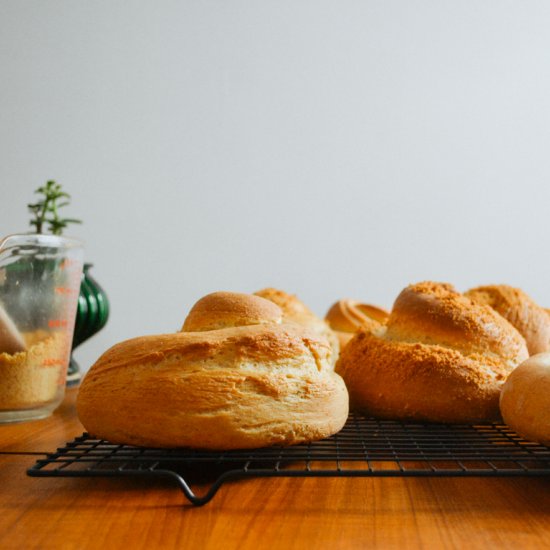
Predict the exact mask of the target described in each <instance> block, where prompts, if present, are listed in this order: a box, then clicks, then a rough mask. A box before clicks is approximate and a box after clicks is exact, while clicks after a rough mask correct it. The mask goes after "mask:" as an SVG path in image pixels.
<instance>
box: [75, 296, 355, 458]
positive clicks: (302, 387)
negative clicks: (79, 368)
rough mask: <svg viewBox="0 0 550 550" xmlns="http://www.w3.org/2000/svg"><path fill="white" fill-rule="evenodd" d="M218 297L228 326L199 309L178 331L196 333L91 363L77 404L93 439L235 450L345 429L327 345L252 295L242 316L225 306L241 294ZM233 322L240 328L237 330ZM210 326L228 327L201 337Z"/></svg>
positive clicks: (118, 348)
mask: <svg viewBox="0 0 550 550" xmlns="http://www.w3.org/2000/svg"><path fill="white" fill-rule="evenodd" d="M211 296H212V295H211ZM218 298H219V302H218V303H217V304H215V305H214V307H213V309H214V310H216V307H217V306H219V308H218V309H219V311H220V319H225V321H223V322H222V321H220V322H217V321H216V316H215V315H214V314H213V315H210V314H209V313H208V308H207V307H205V305H204V302H203V303H202V304H201V305H200V306H199V307H197V309H195V308H193V309H194V310H195V311H194V312H193V310H192V313H193V315H192V316H191V319H192V322H190V323H188V322H187V320H186V322H185V324H184V327H186V326H193V327H195V328H196V331H195V332H180V333H177V334H166V335H157V336H146V337H141V338H134V339H132V340H127V341H125V342H122V343H120V344H117V345H115V346H113V347H112V348H111V349H110V350H108V351H107V352H105V353H104V354H103V355H102V356H101V357H100V358H99V359H98V361H97V362H96V364H95V365H93V367H92V368H91V369H90V371H89V372H88V374H87V375H86V377H85V379H84V381H83V382H82V385H81V388H80V391H79V395H78V400H77V410H78V414H79V418H80V420H81V422H82V423H83V424H84V426H85V427H86V429H87V430H88V431H89V432H90V433H92V434H93V435H95V436H96V437H101V438H104V439H108V440H110V441H113V442H116V443H125V444H130V445H145V446H153V447H182V446H183V447H194V448H204V449H237V448H254V447H263V446H269V445H274V444H283V445H289V444H294V443H300V442H304V441H312V440H315V439H321V438H324V437H328V436H329V435H332V434H333V433H335V432H337V431H339V430H340V429H341V428H342V426H343V425H344V423H345V421H346V419H347V414H348V395H347V391H346V387H345V384H344V382H343V380H342V379H341V378H340V376H338V375H337V374H335V373H334V370H333V367H332V365H331V363H330V358H331V355H332V350H331V348H330V345H329V343H328V342H327V341H326V340H324V339H322V338H319V337H318V336H317V335H316V334H315V333H314V332H313V331H311V330H309V329H308V328H306V327H303V326H300V325H297V324H294V323H280V317H281V312H280V310H279V308H278V307H277V306H276V305H274V304H272V303H271V302H268V304H269V306H268V307H267V308H265V309H264V310H263V313H261V314H258V307H260V306H261V307H263V306H264V305H265V304H261V302H264V301H265V300H262V299H261V298H257V297H255V296H250V297H249V298H250V303H249V306H250V309H249V312H250V317H248V318H243V313H242V312H243V304H242V303H237V304H236V305H235V304H234V307H227V306H228V304H231V303H232V301H233V298H234V299H235V300H236V301H237V302H239V301H242V299H243V295H237V296H229V297H228V296H218ZM208 301H210V302H211V301H212V299H209V300H208ZM208 301H207V302H208ZM258 301H260V303H259V302H258ZM258 303H259V305H258ZM274 308H275V309H274ZM274 313H278V315H274ZM236 318H239V319H240V320H241V321H242V322H243V323H244V324H243V325H241V326H234V323H235V319H236ZM252 321H254V323H255V324H252ZM201 323H204V324H201ZM213 323H214V324H217V325H220V324H222V325H223V323H226V324H227V325H228V326H227V328H218V329H216V330H204V327H205V326H207V327H208V326H212V324H213Z"/></svg>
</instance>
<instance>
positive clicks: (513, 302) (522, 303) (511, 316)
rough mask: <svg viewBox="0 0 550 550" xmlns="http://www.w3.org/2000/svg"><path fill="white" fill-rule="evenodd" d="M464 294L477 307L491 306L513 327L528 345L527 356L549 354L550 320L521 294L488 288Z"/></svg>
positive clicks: (505, 288) (499, 287)
mask: <svg viewBox="0 0 550 550" xmlns="http://www.w3.org/2000/svg"><path fill="white" fill-rule="evenodd" d="M465 294H466V296H468V297H469V298H472V300H475V301H476V302H479V303H480V304H485V305H488V306H491V307H492V308H493V309H494V310H495V311H496V312H497V313H499V314H500V315H502V316H503V317H504V318H505V319H506V320H507V321H508V322H510V323H511V324H512V325H513V326H514V327H516V329H517V330H518V331H519V333H520V334H521V335H522V336H523V337H524V338H525V341H526V342H527V349H528V350H529V355H535V354H537V353H542V352H544V351H548V350H550V316H548V313H547V312H546V311H545V310H544V308H542V307H541V306H539V305H538V304H537V303H535V302H534V301H533V300H532V299H531V298H530V297H529V296H528V295H527V294H525V292H523V290H521V289H519V288H514V287H511V286H507V285H489V286H480V287H477V288H472V289H471V290H468V292H466V293H465Z"/></svg>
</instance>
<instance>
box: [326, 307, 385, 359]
mask: <svg viewBox="0 0 550 550" xmlns="http://www.w3.org/2000/svg"><path fill="white" fill-rule="evenodd" d="M389 315H390V314H389V313H388V312H387V311H386V310H385V309H382V308H380V307H378V306H373V305H370V304H362V303H361V302H357V301H355V300H339V301H338V302H336V303H335V304H333V305H332V306H331V308H330V309H329V310H328V313H327V314H326V316H325V321H326V322H327V323H328V324H329V326H330V328H331V329H332V330H333V331H334V332H335V333H336V335H337V336H338V340H339V342H340V349H341V350H342V349H344V347H345V346H346V345H347V343H348V342H349V341H350V340H351V339H352V337H353V335H354V334H355V333H356V332H357V331H358V330H359V329H360V328H361V327H365V328H366V329H367V330H369V331H371V332H372V331H373V330H375V329H377V328H380V327H381V326H382V325H383V324H384V323H385V322H386V321H387V320H388V317H389Z"/></svg>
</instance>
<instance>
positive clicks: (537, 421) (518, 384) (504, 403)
mask: <svg viewBox="0 0 550 550" xmlns="http://www.w3.org/2000/svg"><path fill="white" fill-rule="evenodd" d="M500 410H501V412H502V418H503V419H504V422H506V424H508V426H510V428H512V429H513V430H514V431H516V432H517V433H518V434H519V435H521V436H522V437H524V438H525V439H528V440H529V441H536V442H537V443H541V444H542V445H548V446H550V353H540V354H539V355H534V356H533V357H530V358H529V359H528V360H527V361H525V362H524V363H522V364H521V365H520V366H519V367H518V368H517V369H515V370H514V371H513V372H512V374H510V376H509V377H508V379H507V380H506V382H505V384H504V387H503V388H502V395H501V396H500Z"/></svg>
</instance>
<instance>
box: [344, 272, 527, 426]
mask: <svg viewBox="0 0 550 550" xmlns="http://www.w3.org/2000/svg"><path fill="white" fill-rule="evenodd" d="M527 357H528V352H527V347H526V344H525V340H524V339H523V337H522V336H521V335H520V334H519V333H518V332H517V330H516V329H515V328H514V327H513V326H512V325H510V324H509V323H508V321H506V320H505V319H504V318H503V317H501V316H500V315H498V314H497V313H496V312H495V311H494V310H493V309H491V308H490V307H488V306H485V305H480V304H478V303H476V302H474V301H472V300H471V299H469V298H467V297H465V296H463V295H462V294H460V293H458V292H456V291H455V290H454V288H453V287H452V286H451V285H448V284H441V283H433V282H424V283H419V284H415V285H411V286H409V287H407V288H406V289H405V290H403V291H402V292H401V294H400V295H399V296H398V297H397V299H396V301H395V304H394V306H393V309H392V312H391V314H390V317H389V319H388V322H387V324H386V326H382V327H380V328H378V329H375V330H373V331H368V330H366V329H362V330H361V331H360V332H358V333H357V334H356V335H355V336H354V338H353V339H352V340H351V341H350V342H349V344H348V345H347V346H346V347H345V349H344V350H343V352H342V354H341V356H340V359H339V361H338V363H337V365H336V371H337V372H338V373H340V374H341V375H342V377H343V378H344V380H345V382H346V384H347V386H348V390H349V392H350V405H351V407H352V408H353V409H355V410H359V411H362V412H365V413H367V414H370V415H374V416H377V417H380V418H390V419H413V420H423V421H435V422H454V423H460V422H482V421H490V420H495V419H497V418H499V407H498V401H499V395H500V391H501V386H502V384H503V382H504V380H505V379H506V376H507V375H508V374H509V373H510V372H511V371H512V370H513V368H514V367H515V366H517V365H518V364H519V363H521V362H522V361H524V360H525V359H526V358H527Z"/></svg>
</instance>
